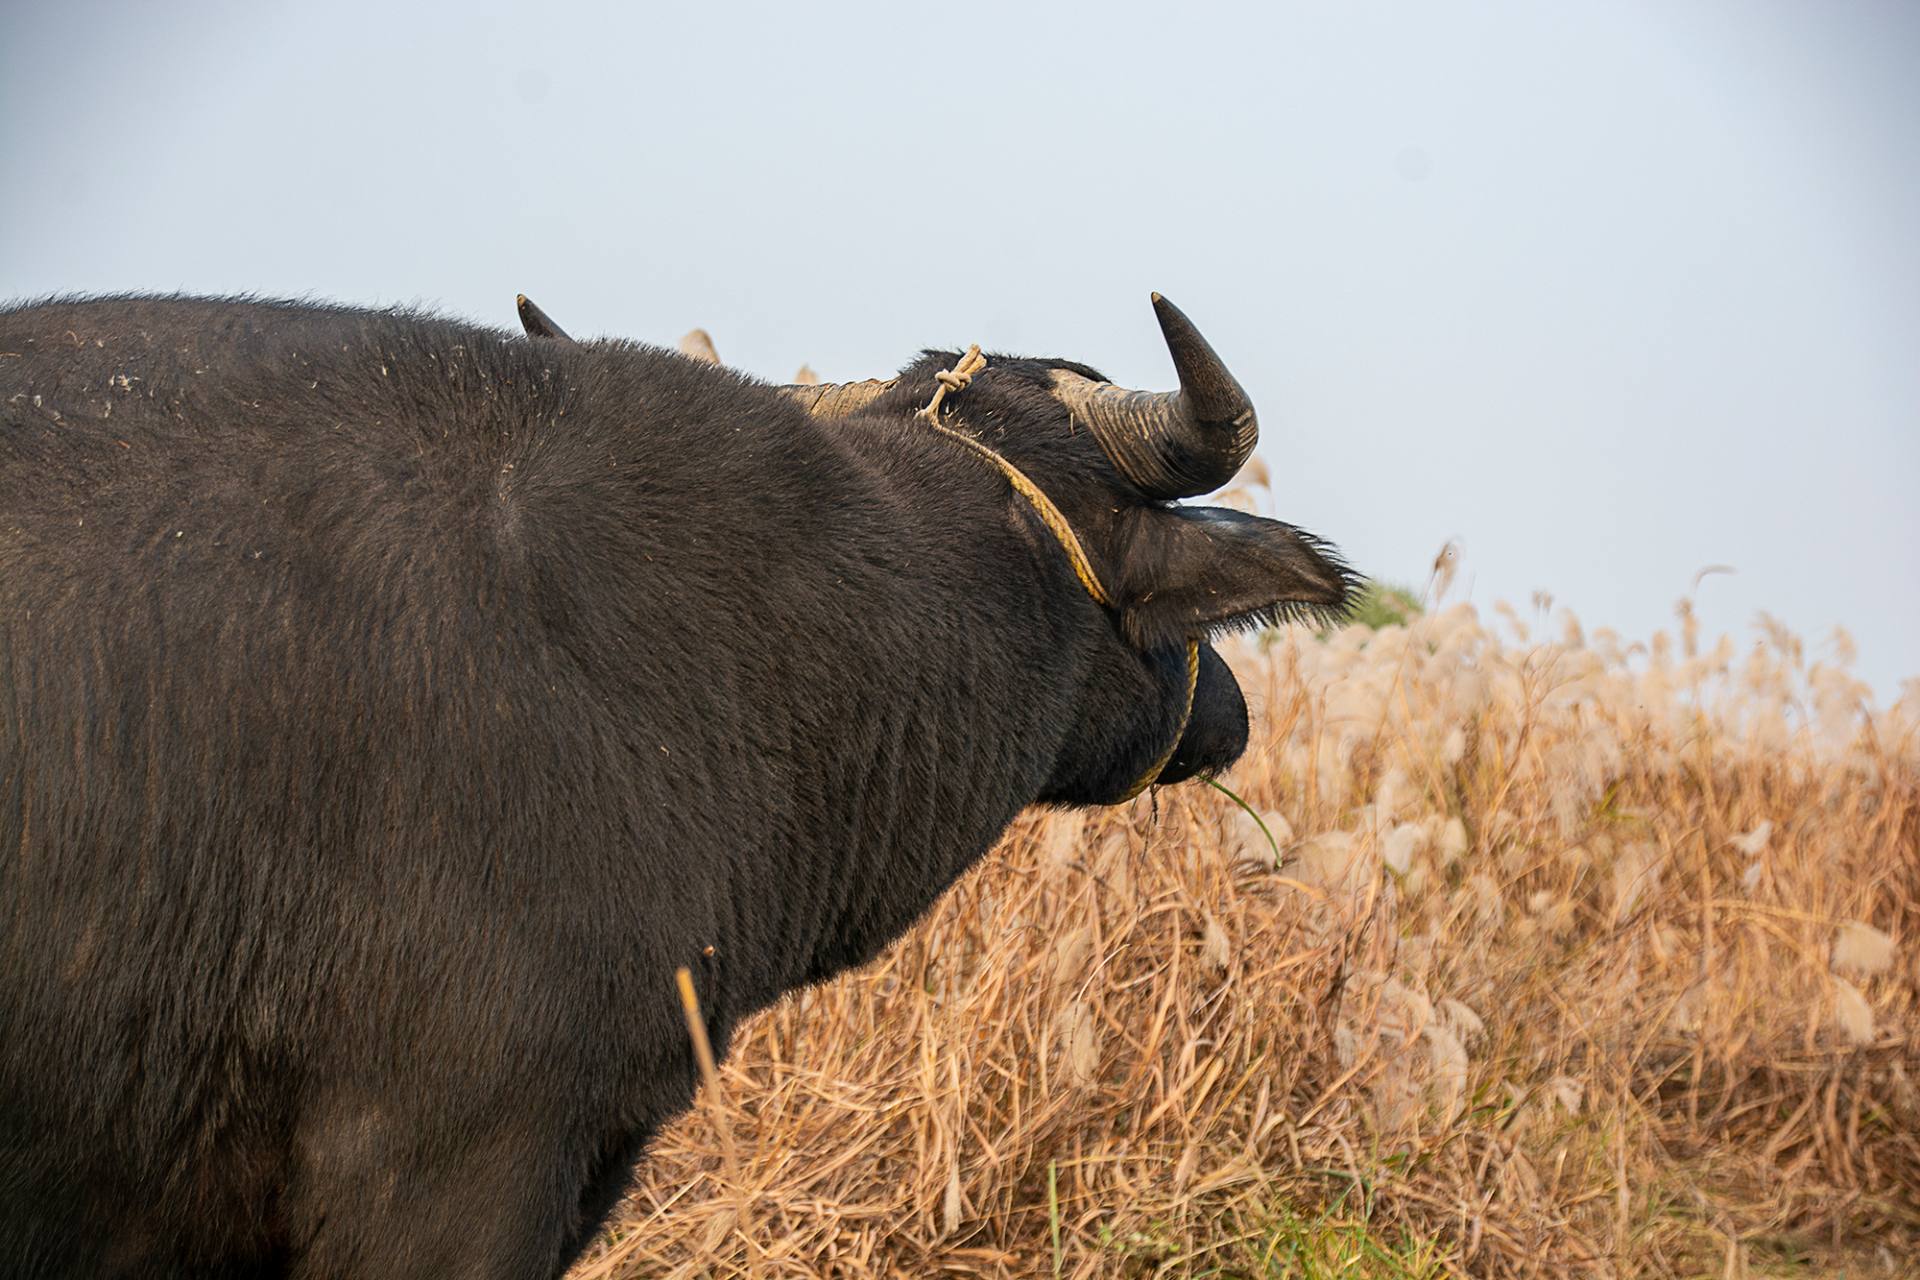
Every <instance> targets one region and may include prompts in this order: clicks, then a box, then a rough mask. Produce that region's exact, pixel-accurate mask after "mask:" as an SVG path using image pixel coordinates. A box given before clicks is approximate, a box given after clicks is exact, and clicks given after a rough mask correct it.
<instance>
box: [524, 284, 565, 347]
mask: <svg viewBox="0 0 1920 1280" xmlns="http://www.w3.org/2000/svg"><path fill="white" fill-rule="evenodd" d="M513 305H514V309H515V310H517V311H518V312H519V313H520V327H521V328H522V329H525V330H526V331H527V336H528V337H529V338H552V339H553V340H554V341H556V342H572V341H573V339H572V338H569V337H568V336H567V331H566V330H565V329H562V328H561V327H560V326H559V325H557V324H555V323H554V322H553V317H551V316H549V315H548V314H547V313H546V312H544V311H542V310H541V309H540V308H539V307H536V306H534V305H533V299H532V298H529V297H528V296H527V295H526V294H524V293H519V294H515V295H514V298H513Z"/></svg>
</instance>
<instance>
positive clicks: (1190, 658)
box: [918, 343, 1200, 804]
mask: <svg viewBox="0 0 1920 1280" xmlns="http://www.w3.org/2000/svg"><path fill="white" fill-rule="evenodd" d="M986 367H987V358H986V357H985V356H983V355H981V354H980V344H979V343H975V344H974V345H972V346H970V347H968V348H967V354H965V355H964V356H961V357H960V360H959V362H958V363H957V364H955V365H954V366H953V368H951V369H943V370H941V371H940V372H938V373H936V374H934V375H933V378H934V381H935V382H937V383H939V384H940V385H939V386H938V387H936V388H935V389H934V392H933V399H931V400H929V401H927V407H926V408H924V409H922V410H920V413H919V415H918V416H919V417H921V418H923V419H925V420H926V423H927V425H928V426H930V427H932V428H933V429H934V430H935V431H937V432H939V433H940V434H941V435H943V436H945V437H947V438H948V439H949V440H952V441H955V442H956V443H958V444H960V445H962V446H964V447H965V448H967V449H969V450H971V451H972V452H973V453H975V454H978V455H979V456H980V457H982V458H985V459H986V460H987V461H988V462H989V463H991V464H992V465H993V467H994V469H995V470H997V471H999V472H1000V474H1001V475H1003V476H1005V477H1006V478H1007V483H1008V484H1010V485H1012V486H1013V490H1014V492H1015V493H1017V494H1019V495H1020V496H1021V497H1022V498H1025V499H1026V500H1027V505H1028V506H1030V507H1032V508H1033V512H1034V514H1035V515H1037V516H1039V517H1040V523H1042V524H1044V525H1046V526H1047V531H1048V532H1049V533H1051V534H1052V535H1053V540H1054V541H1055V542H1057V543H1059V544H1060V549H1061V550H1062V551H1065V552H1066V553H1067V562H1068V563H1069V564H1071V565H1072V566H1073V576H1074V577H1076V578H1078V579H1080V585H1081V586H1082V587H1084V588H1085V589H1086V592H1087V595H1089V596H1090V597H1092V598H1093V602H1094V603H1095V604H1097V605H1099V606H1100V607H1101V608H1103V609H1111V608H1113V597H1112V596H1111V595H1109V594H1108V593H1107V588H1106V586H1105V584H1103V583H1102V582H1101V581H1100V575H1099V574H1098V573H1097V572H1095V571H1094V567H1093V561H1092V560H1091V559H1089V558H1088V556H1087V552H1086V548H1085V547H1082V546H1081V545H1080V539H1079V538H1078V537H1077V536H1076V535H1075V534H1074V532H1073V526H1072V525H1070V524H1068V523H1067V517H1066V516H1065V515H1064V514H1063V513H1062V512H1061V510H1060V508H1059V507H1057V506H1055V505H1054V502H1053V499H1052V498H1049V497H1048V496H1047V495H1046V492H1045V491H1044V490H1043V489H1041V488H1040V486H1039V485H1037V484H1035V483H1034V482H1033V481H1032V480H1031V479H1029V478H1028V477H1027V474H1026V472H1024V471H1022V470H1020V468H1019V467H1016V466H1014V465H1013V463H1011V462H1009V461H1008V460H1007V459H1006V458H1005V457H1003V456H1002V455H1001V454H1000V453H999V452H998V451H997V450H995V449H992V448H990V447H988V446H987V445H986V444H984V443H982V442H981V441H979V440H976V439H974V438H973V437H972V436H970V435H967V434H966V433H965V432H961V431H955V430H954V429H953V428H951V427H949V426H946V425H944V424H942V423H941V421H940V403H941V401H943V400H945V399H946V398H947V395H948V393H949V392H953V393H958V392H961V391H965V390H966V389H967V387H968V386H970V385H971V384H972V382H973V375H974V374H976V373H978V372H980V371H981V370H982V369H984V368H986ZM1199 684H1200V642H1199V641H1198V640H1189V641H1187V693H1186V700H1185V702H1184V704H1183V705H1182V706H1181V709H1180V724H1179V727H1178V728H1177V729H1176V730H1175V731H1174V735H1173V739H1172V741H1170V742H1168V743H1167V749H1166V750H1165V751H1162V752H1161V753H1160V755H1159V757H1158V758H1157V759H1156V760H1155V761H1154V762H1153V764H1152V765H1150V766H1149V767H1148V769H1147V771H1146V772H1145V773H1143V774H1141V775H1140V779H1139V781H1137V782H1135V783H1134V784H1133V785H1132V786H1131V787H1129V788H1127V791H1126V794H1124V795H1122V796H1121V797H1120V800H1119V803H1121V804H1125V803H1126V802H1127V801H1129V800H1131V799H1133V798H1134V797H1135V796H1137V795H1139V794H1140V793H1141V792H1142V791H1145V790H1146V789H1147V788H1148V787H1150V786H1152V785H1153V780H1154V779H1155V778H1157V777H1159V776H1160V771H1161V770H1162V769H1165V768H1166V767H1167V763H1168V762H1169V761H1171V760H1172V759H1173V753H1174V752H1175V751H1177V750H1179V748H1180V739H1182V738H1184V737H1186V736H1187V725H1188V723H1189V722H1190V721H1191V720H1192V719H1193V695H1194V691H1195V689H1197V688H1198V687H1199Z"/></svg>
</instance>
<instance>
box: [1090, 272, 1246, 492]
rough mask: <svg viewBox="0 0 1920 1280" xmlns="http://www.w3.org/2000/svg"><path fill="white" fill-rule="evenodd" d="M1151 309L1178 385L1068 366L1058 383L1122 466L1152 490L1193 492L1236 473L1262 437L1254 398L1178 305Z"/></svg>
mask: <svg viewBox="0 0 1920 1280" xmlns="http://www.w3.org/2000/svg"><path fill="white" fill-rule="evenodd" d="M1153 312H1154V315H1155V316H1156V317H1158V318H1159V321H1160V333H1161V335H1162V336H1163V337H1164V338H1165V339H1166V341H1167V352H1168V354H1170V355H1171V356H1172V357H1173V367H1174V371H1175V372H1176V373H1178V374H1179V375H1180V389H1179V390H1178V391H1129V390H1127V389H1126V388H1125V387H1116V386H1114V385H1113V384H1112V383H1110V382H1095V381H1093V380H1092V379H1091V378H1083V377H1081V376H1080V375H1079V374H1077V373H1071V372H1068V371H1067V370H1065V369H1056V370H1055V371H1054V374H1053V391H1054V395H1055V396H1056V397H1058V399H1059V400H1060V402H1061V403H1062V404H1064V405H1066V406H1067V408H1068V410H1069V411H1071V412H1072V414H1073V416H1074V417H1075V418H1078V419H1079V420H1080V421H1082V422H1085V423H1086V424H1087V426H1088V428H1090V429H1091V430H1092V432H1093V436H1094V439H1096V440H1098V441H1099V442H1100V448H1101V449H1102V450H1104V451H1105V453H1106V455H1107V457H1108V458H1109V459H1110V460H1111V461H1112V462H1113V465H1114V466H1115V467H1117V468H1119V470H1120V474H1121V475H1123V476H1125V477H1126V478H1127V479H1128V480H1129V481H1131V482H1132V483H1133V485H1134V487H1135V488H1137V489H1138V490H1140V492H1141V493H1143V494H1145V495H1146V496H1147V497H1149V498H1191V497H1193V496H1195V495H1196V494H1202V493H1207V492H1210V491H1211V490H1214V489H1217V488H1219V487H1220V486H1221V485H1223V484H1225V483H1226V482H1227V481H1228V480H1231V479H1232V478H1233V475H1234V473H1235V472H1236V471H1238V470H1240V466H1241V464H1242V463H1244V462H1245V461H1246V460H1247V458H1248V457H1249V456H1250V455H1251V454H1252V453H1253V446H1254V445H1255V444H1256V443H1258V442H1259V439H1260V424H1259V422H1258V420H1257V419H1256V418H1255V417H1254V413H1253V402H1252V401H1251V400H1249V399H1248V398H1247V393H1246V392H1245V391H1244V390H1242V389H1241V386H1240V384H1239V382H1237V381H1236V380H1235V379H1234V376H1233V374H1232V373H1231V372H1229V371H1228V369H1227V366H1226V362H1225V361H1223V360H1221V359H1220V357H1219V356H1218V355H1216V354H1214V350H1213V348H1212V347H1211V346H1209V345H1208V343H1207V340H1206V339H1205V338H1203V337H1201V336H1200V331H1199V330H1198V329H1196V328H1194V327H1193V321H1191V320H1189V319H1187V317H1186V315H1185V314H1184V313H1183V312H1182V311H1181V310H1180V308H1178V307H1176V306H1174V305H1173V304H1172V303H1171V302H1168V301H1167V300H1166V299H1165V298H1163V297H1161V296H1160V295H1159V294H1157V293H1156V294H1154V295H1153Z"/></svg>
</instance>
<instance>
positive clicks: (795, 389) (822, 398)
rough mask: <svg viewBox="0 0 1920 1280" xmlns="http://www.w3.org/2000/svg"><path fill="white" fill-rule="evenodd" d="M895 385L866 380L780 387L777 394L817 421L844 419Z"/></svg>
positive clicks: (889, 381)
mask: <svg viewBox="0 0 1920 1280" xmlns="http://www.w3.org/2000/svg"><path fill="white" fill-rule="evenodd" d="M898 381H899V379H898V378H885V379H881V378H868V379H867V380H866V381H865V382H816V383H813V384H811V385H808V384H805V383H794V384H791V385H788V386H784V387H781V388H780V394H782V395H784V396H786V397H787V399H789V400H791V401H793V402H794V403H795V404H797V405H799V406H800V407H801V408H803V409H805V410H806V411H807V412H808V413H810V414H812V415H813V416H814V417H816V418H844V417H846V416H847V415H848V414H853V413H858V412H860V410H862V409H864V408H866V407H867V406H868V405H870V404H872V403H873V402H874V401H875V400H878V399H879V398H880V397H881V396H883V395H885V394H887V392H889V391H891V390H892V389H893V384H894V383H896V382H898Z"/></svg>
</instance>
